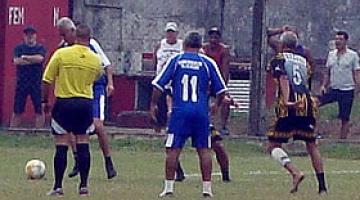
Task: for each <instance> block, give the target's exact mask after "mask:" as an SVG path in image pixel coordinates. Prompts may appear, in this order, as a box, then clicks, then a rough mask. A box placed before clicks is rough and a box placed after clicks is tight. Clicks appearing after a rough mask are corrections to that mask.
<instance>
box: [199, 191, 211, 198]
mask: <svg viewBox="0 0 360 200" xmlns="http://www.w3.org/2000/svg"><path fill="white" fill-rule="evenodd" d="M202 195H203V197H204V198H211V197H213V194H212V193H207V192H203V194H202Z"/></svg>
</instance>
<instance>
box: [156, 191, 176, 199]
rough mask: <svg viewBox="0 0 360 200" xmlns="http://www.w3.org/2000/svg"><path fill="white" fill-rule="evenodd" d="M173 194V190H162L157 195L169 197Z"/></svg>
mask: <svg viewBox="0 0 360 200" xmlns="http://www.w3.org/2000/svg"><path fill="white" fill-rule="evenodd" d="M173 195H174V193H173V192H170V191H165V190H164V191H163V192H162V193H160V194H159V197H160V198H163V197H171V196H173Z"/></svg>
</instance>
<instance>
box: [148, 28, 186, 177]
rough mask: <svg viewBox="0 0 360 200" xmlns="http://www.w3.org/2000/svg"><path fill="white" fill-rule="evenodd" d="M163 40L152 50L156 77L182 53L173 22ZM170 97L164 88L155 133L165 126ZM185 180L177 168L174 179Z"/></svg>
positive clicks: (159, 103) (181, 43) (181, 44)
mask: <svg viewBox="0 0 360 200" xmlns="http://www.w3.org/2000/svg"><path fill="white" fill-rule="evenodd" d="M164 30H165V38H164V39H162V40H161V41H160V43H159V44H157V45H156V46H155V49H154V61H153V62H154V66H155V67H156V75H158V74H160V72H161V71H162V69H163V67H164V66H165V64H166V62H167V61H168V60H169V58H171V57H172V56H174V55H176V54H178V53H181V52H182V51H183V40H181V39H178V38H177V36H178V33H179V29H178V26H177V24H176V23H175V22H168V23H166V26H165V29H164ZM171 106H172V97H171V89H170V88H169V87H166V90H165V92H164V93H162V95H161V96H160V99H159V101H158V109H159V112H157V116H156V120H155V132H157V133H160V132H161V130H162V129H165V128H166V126H167V120H168V117H169V116H170V113H171ZM184 178H185V176H184V172H183V170H182V168H181V166H178V167H177V170H176V179H177V180H180V181H181V180H183V179H184Z"/></svg>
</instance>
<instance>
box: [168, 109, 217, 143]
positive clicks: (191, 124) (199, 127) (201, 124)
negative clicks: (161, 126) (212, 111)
mask: <svg viewBox="0 0 360 200" xmlns="http://www.w3.org/2000/svg"><path fill="white" fill-rule="evenodd" d="M189 137H191V140H192V146H193V147H194V148H211V135H210V130H209V116H208V113H201V112H198V111H191V112H189V111H180V110H173V112H172V113H171V117H170V123H169V129H168V133H167V138H166V141H165V147H167V148H183V147H184V145H185V143H186V140H187V139H188V138H189Z"/></svg>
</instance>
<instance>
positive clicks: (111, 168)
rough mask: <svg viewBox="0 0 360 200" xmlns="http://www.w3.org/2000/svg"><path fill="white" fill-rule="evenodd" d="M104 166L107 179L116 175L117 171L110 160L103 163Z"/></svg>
mask: <svg viewBox="0 0 360 200" xmlns="http://www.w3.org/2000/svg"><path fill="white" fill-rule="evenodd" d="M105 168H106V173H107V178H108V179H109V180H110V179H112V178H114V177H115V176H117V172H116V170H115V169H114V165H113V164H112V162H107V163H106V164H105Z"/></svg>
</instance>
